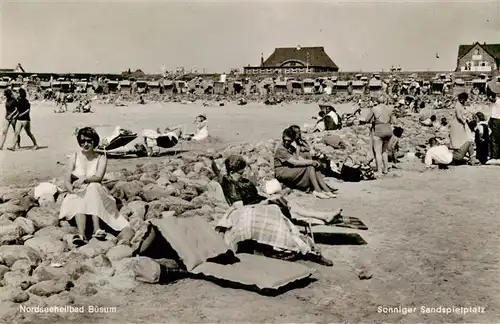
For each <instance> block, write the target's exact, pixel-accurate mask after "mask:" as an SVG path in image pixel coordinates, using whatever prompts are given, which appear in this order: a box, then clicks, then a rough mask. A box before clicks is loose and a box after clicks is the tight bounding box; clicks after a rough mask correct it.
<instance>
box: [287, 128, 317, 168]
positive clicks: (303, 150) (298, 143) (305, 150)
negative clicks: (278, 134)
mask: <svg viewBox="0 0 500 324" xmlns="http://www.w3.org/2000/svg"><path fill="white" fill-rule="evenodd" d="M289 128H290V129H291V130H292V132H293V133H294V140H295V142H294V144H295V147H296V149H297V151H298V152H299V155H300V156H301V157H303V158H304V159H309V160H311V159H312V158H313V156H314V151H313V149H312V147H311V146H310V145H309V143H307V142H306V140H304V139H303V138H302V132H301V130H300V127H299V126H298V125H292V126H290V127H289Z"/></svg>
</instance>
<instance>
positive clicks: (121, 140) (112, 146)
mask: <svg viewBox="0 0 500 324" xmlns="http://www.w3.org/2000/svg"><path fill="white" fill-rule="evenodd" d="M136 138H137V134H136V133H132V134H120V135H118V136H117V137H115V138H113V139H112V140H111V142H109V143H108V144H107V145H100V146H98V147H97V150H99V151H101V152H103V153H108V152H109V151H112V150H116V149H117V148H120V147H123V146H125V145H127V144H129V143H130V142H132V141H133V140H135V139H136Z"/></svg>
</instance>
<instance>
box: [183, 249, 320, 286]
mask: <svg viewBox="0 0 500 324" xmlns="http://www.w3.org/2000/svg"><path fill="white" fill-rule="evenodd" d="M237 257H238V259H240V262H236V263H233V264H230V265H222V264H217V263H213V262H205V263H202V264H201V265H199V266H197V267H196V268H194V269H193V271H192V273H194V274H202V275H203V276H204V277H206V278H207V279H209V280H210V281H213V282H215V283H219V284H222V285H227V286H228V287H234V288H243V289H247V290H253V291H258V292H261V293H264V294H270V293H271V291H279V290H281V289H284V288H287V287H291V286H293V284H294V283H295V284H296V283H298V282H299V281H304V280H305V279H307V278H309V277H310V276H311V275H312V274H313V271H312V270H311V269H309V268H307V267H306V266H304V265H302V264H299V263H293V262H288V261H282V260H278V259H272V258H268V257H265V256H261V255H254V254H245V253H239V254H237Z"/></svg>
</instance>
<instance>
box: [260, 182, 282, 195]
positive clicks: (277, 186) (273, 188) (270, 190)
mask: <svg viewBox="0 0 500 324" xmlns="http://www.w3.org/2000/svg"><path fill="white" fill-rule="evenodd" d="M281 189H282V188H281V183H280V182H279V181H278V180H276V179H271V180H268V181H266V182H265V183H264V191H265V193H266V194H268V195H273V194H275V193H277V192H279V191H281Z"/></svg>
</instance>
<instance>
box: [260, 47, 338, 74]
mask: <svg viewBox="0 0 500 324" xmlns="http://www.w3.org/2000/svg"><path fill="white" fill-rule="evenodd" d="M308 53H309V55H308ZM288 60H298V61H302V62H304V64H306V63H307V62H309V66H321V67H331V68H337V69H338V66H337V65H336V64H335V63H334V62H333V61H332V59H331V58H330V57H329V56H328V54H326V52H325V49H324V47H302V48H300V49H297V48H296V47H278V48H276V49H275V50H274V52H273V54H271V56H269V57H268V59H267V60H266V61H265V62H264V64H263V66H264V67H267V66H269V67H270V66H281V64H282V63H283V62H285V61H288Z"/></svg>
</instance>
